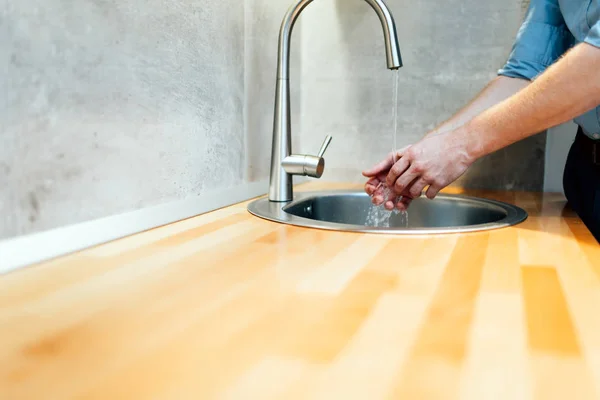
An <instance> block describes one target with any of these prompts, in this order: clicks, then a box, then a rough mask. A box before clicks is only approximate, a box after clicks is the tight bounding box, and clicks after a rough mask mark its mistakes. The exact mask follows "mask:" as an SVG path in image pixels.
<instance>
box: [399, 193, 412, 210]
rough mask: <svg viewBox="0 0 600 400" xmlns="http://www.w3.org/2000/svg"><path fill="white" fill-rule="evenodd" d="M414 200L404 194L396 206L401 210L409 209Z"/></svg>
mask: <svg viewBox="0 0 600 400" xmlns="http://www.w3.org/2000/svg"><path fill="white" fill-rule="evenodd" d="M412 201H413V199H411V198H410V197H406V196H403V197H402V199H401V200H400V201H399V202H398V204H396V208H397V209H398V210H400V211H406V210H408V206H410V203H411V202H412Z"/></svg>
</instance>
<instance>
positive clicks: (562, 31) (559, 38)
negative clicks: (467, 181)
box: [498, 21, 600, 80]
mask: <svg viewBox="0 0 600 400" xmlns="http://www.w3.org/2000/svg"><path fill="white" fill-rule="evenodd" d="M598 32H599V33H600V27H599V31H598ZM598 37H599V39H600V36H598ZM599 43H600V40H599ZM572 44H573V36H572V35H571V34H570V32H568V31H567V30H566V28H565V27H564V26H562V25H561V26H555V25H550V24H546V23H542V22H537V21H528V22H526V23H524V24H523V26H522V27H521V29H520V30H519V33H518V35H517V40H516V42H515V44H514V46H513V49H512V52H511V53H510V56H509V58H508V61H507V62H506V64H505V65H504V67H502V68H501V69H500V70H499V71H498V74H499V75H504V76H509V77H512V78H523V79H529V80H532V79H534V78H535V77H536V76H537V75H539V74H541V73H542V72H544V71H545V70H546V68H548V67H549V66H550V65H551V64H552V63H554V62H555V61H556V60H557V59H558V58H559V57H560V56H561V55H563V54H564V53H565V51H567V50H568V49H569V47H571V45H572Z"/></svg>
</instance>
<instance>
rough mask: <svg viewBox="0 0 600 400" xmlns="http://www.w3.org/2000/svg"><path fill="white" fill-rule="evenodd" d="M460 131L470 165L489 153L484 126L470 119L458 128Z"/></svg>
mask: <svg viewBox="0 0 600 400" xmlns="http://www.w3.org/2000/svg"><path fill="white" fill-rule="evenodd" d="M458 131H459V132H458V133H459V136H460V139H461V142H462V143H463V150H464V153H465V158H466V162H467V163H468V164H469V165H470V164H473V163H474V162H475V161H476V160H477V159H479V158H481V157H483V156H485V155H486V154H487V150H486V143H485V138H486V137H488V135H486V134H485V132H484V130H483V127H480V126H478V124H477V123H476V122H475V121H473V120H472V121H470V122H468V123H466V124H465V125H463V126H461V127H460V128H458Z"/></svg>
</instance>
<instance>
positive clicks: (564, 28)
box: [363, 0, 600, 242]
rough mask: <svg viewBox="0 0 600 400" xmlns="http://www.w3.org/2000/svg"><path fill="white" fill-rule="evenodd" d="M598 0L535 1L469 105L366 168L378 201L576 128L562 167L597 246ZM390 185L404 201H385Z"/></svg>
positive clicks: (430, 193) (439, 183) (431, 185)
mask: <svg viewBox="0 0 600 400" xmlns="http://www.w3.org/2000/svg"><path fill="white" fill-rule="evenodd" d="M599 105H600V3H599V2H597V1H591V0H590V1H588V0H585V1H584V0H531V2H530V5H529V8H528V10H527V13H526V17H525V20H524V22H523V25H522V26H521V28H520V29H519V32H518V34H517V39H516V41H515V43H514V45H513V47H512V51H511V53H510V56H509V58H508V61H507V62H506V64H505V65H504V67H503V68H501V69H500V70H499V71H498V76H497V77H496V78H495V79H493V80H492V81H491V82H490V83H489V84H488V85H487V86H486V87H485V88H484V89H483V90H482V91H481V93H479V94H478V95H477V96H476V97H475V98H474V99H473V100H472V101H471V102H470V103H469V104H467V105H466V106H465V107H464V108H463V109H461V110H460V111H459V112H457V113H456V114H455V115H454V116H452V117H451V118H450V119H449V120H447V121H446V122H444V123H442V124H441V125H440V126H438V127H437V128H435V129H434V130H433V131H431V132H429V133H427V134H426V135H425V136H424V137H423V138H422V139H421V140H420V141H418V142H417V143H414V144H413V145H411V146H407V147H405V148H403V149H400V150H397V151H395V152H393V153H392V154H390V155H388V156H387V157H386V158H385V159H384V160H383V161H381V162H380V163H378V164H377V165H375V166H373V167H372V168H370V169H368V170H366V171H364V172H363V175H364V176H365V177H367V178H369V179H368V181H367V183H366V184H365V190H366V192H367V193H368V194H369V195H371V196H372V198H373V203H374V204H376V205H381V204H384V206H385V208H387V209H393V208H394V207H397V208H398V209H400V210H405V209H406V208H407V207H408V206H409V205H410V202H411V201H412V200H413V199H415V198H417V197H419V196H421V194H422V192H423V190H424V189H425V188H427V189H426V192H425V194H426V196H427V197H428V198H430V199H433V198H434V197H436V195H437V194H438V192H439V191H440V190H441V189H443V188H444V187H446V186H448V185H449V184H451V183H452V182H454V181H455V180H456V179H458V178H459V177H460V176H461V175H462V174H464V173H465V171H466V170H467V169H468V168H469V167H470V166H471V165H472V164H473V162H474V161H475V160H477V159H478V158H480V157H483V156H485V155H487V154H490V153H492V152H494V151H496V150H499V149H501V148H503V147H505V146H508V145H510V144H512V143H515V142H517V141H519V140H522V139H524V138H526V137H529V136H531V135H534V134H536V133H538V132H542V131H544V130H545V129H547V128H550V127H552V126H555V125H559V124H561V123H564V122H566V121H569V120H572V119H575V122H576V123H577V124H578V125H579V129H578V132H577V136H576V139H575V141H574V143H573V145H572V147H571V149H570V152H569V155H568V159H567V162H566V165H565V169H564V175H563V186H564V190H565V195H566V197H567V200H568V202H569V204H570V205H571V207H572V208H573V210H574V211H575V212H576V213H577V214H578V215H579V216H580V217H581V219H582V220H583V222H584V223H585V224H586V226H587V227H588V228H589V230H590V231H591V232H592V234H593V235H594V236H595V238H596V239H597V240H598V241H599V242H600V140H599V139H600V107H599ZM385 186H387V187H389V188H393V190H394V192H395V194H396V195H398V196H399V197H397V198H396V199H399V200H398V201H397V203H396V204H394V202H395V201H396V200H392V199H391V198H390V199H388V198H384V190H383V189H384V188H385Z"/></svg>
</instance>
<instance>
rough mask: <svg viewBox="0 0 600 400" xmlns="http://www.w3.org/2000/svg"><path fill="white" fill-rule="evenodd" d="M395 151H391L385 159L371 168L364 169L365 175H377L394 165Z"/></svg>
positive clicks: (369, 176)
mask: <svg viewBox="0 0 600 400" xmlns="http://www.w3.org/2000/svg"><path fill="white" fill-rule="evenodd" d="M394 162H395V160H394V153H393V152H392V153H390V154H389V155H388V156H387V157H386V158H385V159H384V160H383V161H381V162H379V163H377V164H375V165H374V166H372V167H371V168H369V169H366V170H364V171H363V173H362V174H363V175H364V176H365V177H367V178H371V177H374V176H377V175H378V174H379V173H381V172H384V171H387V170H388V169H390V168H391V167H392V165H394Z"/></svg>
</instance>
